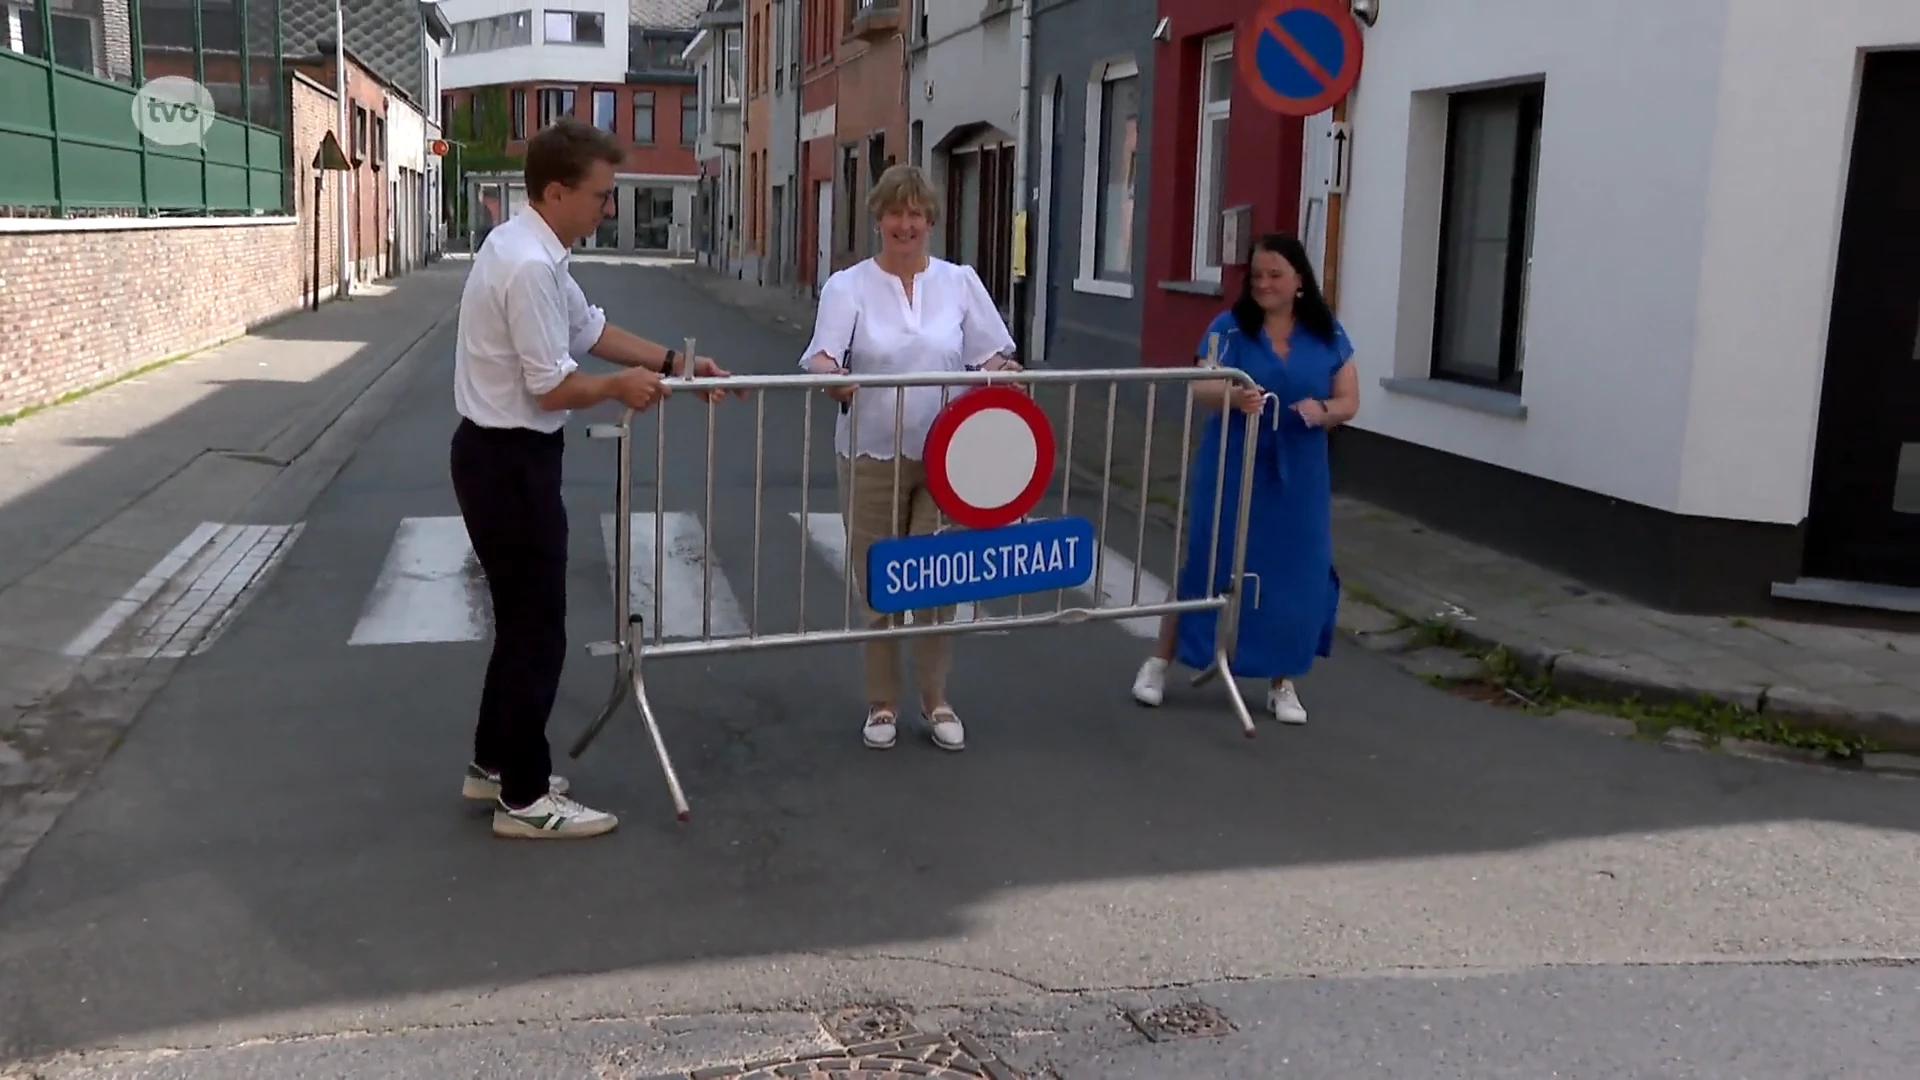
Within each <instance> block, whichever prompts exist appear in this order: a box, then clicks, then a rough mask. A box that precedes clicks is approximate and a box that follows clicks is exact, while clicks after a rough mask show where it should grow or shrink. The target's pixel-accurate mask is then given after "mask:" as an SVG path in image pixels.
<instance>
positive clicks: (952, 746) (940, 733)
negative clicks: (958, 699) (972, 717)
mask: <svg viewBox="0 0 1920 1080" xmlns="http://www.w3.org/2000/svg"><path fill="white" fill-rule="evenodd" d="M920 716H921V719H923V720H925V721H926V722H927V724H928V725H929V726H928V729H927V736H928V737H929V738H931V739H932V740H933V745H935V746H937V747H939V748H940V749H942V750H965V749H966V748H967V729H966V727H964V726H963V725H962V724H961V723H960V717H959V716H958V715H956V714H955V713H954V711H953V707H952V706H950V705H942V706H940V707H939V708H937V709H935V710H933V712H931V713H924V712H923V713H921V714H920Z"/></svg>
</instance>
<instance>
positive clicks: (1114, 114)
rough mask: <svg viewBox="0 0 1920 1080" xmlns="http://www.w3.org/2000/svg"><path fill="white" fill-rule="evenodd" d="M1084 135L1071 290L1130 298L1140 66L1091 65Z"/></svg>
mask: <svg viewBox="0 0 1920 1080" xmlns="http://www.w3.org/2000/svg"><path fill="white" fill-rule="evenodd" d="M1086 131H1087V142H1086V147H1087V149H1086V164H1085V167H1084V171H1083V174H1082V175H1083V180H1082V189H1081V206H1082V208H1083V209H1082V211H1081V213H1082V218H1081V221H1080V275H1079V280H1077V281H1075V282H1074V288H1075V289H1076V290H1078V291H1080V292H1090V293H1099V294H1101V295H1105V296H1131V295H1133V284H1132V282H1133V253H1134V252H1133V218H1134V214H1133V199H1134V191H1135V190H1136V187H1137V184H1138V182H1139V177H1138V172H1139V161H1138V157H1139V145H1140V68H1139V65H1138V64H1137V63H1135V62H1134V61H1133V60H1132V59H1131V58H1128V59H1123V60H1110V61H1107V62H1105V63H1102V64H1099V65H1097V66H1095V67H1094V69H1093V75H1092V77H1091V78H1090V79H1088V81H1087V115H1086Z"/></svg>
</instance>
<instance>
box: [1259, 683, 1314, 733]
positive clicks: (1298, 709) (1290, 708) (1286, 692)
mask: <svg viewBox="0 0 1920 1080" xmlns="http://www.w3.org/2000/svg"><path fill="white" fill-rule="evenodd" d="M1267 711H1268V712H1270V713H1272V714H1273V717H1274V719H1276V720H1278V721H1280V722H1281V723H1283V724H1304V723H1306V722H1307V710H1306V708H1305V707H1304V706H1302V705H1301V704H1300V695H1299V694H1298V693H1297V692H1296V691H1295V690H1294V689H1293V680H1292V679H1285V680H1282V681H1281V683H1280V685H1279V686H1276V687H1274V688H1273V689H1271V690H1268V691H1267Z"/></svg>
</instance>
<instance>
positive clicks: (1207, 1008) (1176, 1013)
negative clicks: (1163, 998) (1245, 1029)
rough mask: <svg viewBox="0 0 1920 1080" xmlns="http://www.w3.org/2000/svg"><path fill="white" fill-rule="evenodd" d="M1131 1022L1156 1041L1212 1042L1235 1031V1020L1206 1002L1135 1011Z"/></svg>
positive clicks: (1131, 1012)
mask: <svg viewBox="0 0 1920 1080" xmlns="http://www.w3.org/2000/svg"><path fill="white" fill-rule="evenodd" d="M1127 1019H1128V1020H1129V1021H1131V1022H1132V1024H1133V1026H1134V1027H1136V1028H1139V1029H1140V1034H1142V1035H1145V1036H1146V1037H1147V1038H1149V1039H1151V1040H1153V1041H1154V1042H1166V1041H1168V1040H1170V1039H1212V1038H1218V1037H1219V1036H1222V1035H1231V1034H1233V1032H1234V1030H1235V1029H1234V1026H1233V1021H1231V1020H1228V1019H1227V1016H1226V1014H1225V1013H1223V1012H1221V1011H1220V1010H1219V1009H1216V1008H1214V1007H1213V1006H1211V1005H1208V1004H1207V1003H1205V1002H1202V1001H1193V1002H1183V1003H1181V1004H1178V1005H1163V1006H1161V1007H1160V1008H1157V1009H1132V1010H1129V1011H1128V1013H1127Z"/></svg>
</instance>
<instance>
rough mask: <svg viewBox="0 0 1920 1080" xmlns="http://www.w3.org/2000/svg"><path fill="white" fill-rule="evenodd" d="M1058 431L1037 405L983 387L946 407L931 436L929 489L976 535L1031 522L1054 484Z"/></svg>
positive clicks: (1006, 389)
mask: <svg viewBox="0 0 1920 1080" xmlns="http://www.w3.org/2000/svg"><path fill="white" fill-rule="evenodd" d="M1053 454H1054V445H1053V425H1052V424H1051V423H1049V422H1048V420H1047V414H1046V413H1044V412H1042V411H1041V410H1040V406H1039V405H1037V404H1035V403H1034V400H1033V398H1032V397H1031V396H1030V395H1028V394H1026V393H1025V392H1023V391H1021V390H1019V389H1016V388H1014V387H1011V386H982V387H979V388H978V389H975V390H970V391H968V392H967V393H964V394H961V395H960V396H959V397H957V398H954V399H953V400H952V401H951V402H948V403H947V406H946V408H944V409H941V410H940V414H939V415H938V416H936V417H934V418H933V426H932V427H931V428H929V429H928V431H927V451H926V463H927V490H928V492H929V493H930V494H931V495H932V496H933V501H934V504H935V505H937V506H939V507H940V509H941V511H943V512H944V513H945V514H946V515H947V516H948V517H950V518H952V519H953V520H954V521H955V522H956V523H958V524H960V525H964V526H966V527H967V528H969V529H997V528H999V527H1001V526H1002V525H1011V524H1013V523H1014V522H1016V521H1019V520H1020V519H1021V518H1022V517H1025V516H1026V515H1027V514H1028V513H1029V512H1031V511H1032V510H1033V508H1034V507H1035V506H1037V505H1038V504H1039V502H1040V499H1041V496H1043V495H1045V494H1046V492H1047V484H1048V482H1049V481H1051V480H1052V479H1053Z"/></svg>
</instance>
